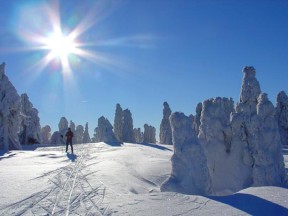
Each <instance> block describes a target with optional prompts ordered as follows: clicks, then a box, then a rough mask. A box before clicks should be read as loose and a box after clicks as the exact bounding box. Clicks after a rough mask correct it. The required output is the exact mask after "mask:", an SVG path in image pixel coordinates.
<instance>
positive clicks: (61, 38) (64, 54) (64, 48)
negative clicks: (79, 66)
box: [43, 31, 79, 69]
mask: <svg viewBox="0 0 288 216" xmlns="http://www.w3.org/2000/svg"><path fill="white" fill-rule="evenodd" d="M43 43H44V49H47V50H49V54H48V56H49V59H50V60H53V59H59V60H60V61H61V64H62V67H63V69H65V68H66V69H67V68H69V56H70V55H72V54H76V53H77V52H79V51H78V46H79V45H78V44H77V42H76V41H75V38H74V37H72V36H71V34H70V35H68V36H65V35H63V34H62V32H61V31H57V32H52V33H51V34H50V35H49V36H47V37H46V38H45V40H44V41H43Z"/></svg>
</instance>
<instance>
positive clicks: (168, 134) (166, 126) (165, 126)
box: [160, 102, 172, 144]
mask: <svg viewBox="0 0 288 216" xmlns="http://www.w3.org/2000/svg"><path fill="white" fill-rule="evenodd" d="M163 106H164V109H163V119H162V121H161V124H160V143H162V144H172V131H171V126H170V122H169V117H170V115H171V109H170V107H169V104H168V103H167V102H164V103H163Z"/></svg>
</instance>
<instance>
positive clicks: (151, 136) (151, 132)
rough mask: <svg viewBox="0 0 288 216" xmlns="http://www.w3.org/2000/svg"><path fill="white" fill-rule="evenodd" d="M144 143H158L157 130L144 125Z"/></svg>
mask: <svg viewBox="0 0 288 216" xmlns="http://www.w3.org/2000/svg"><path fill="white" fill-rule="evenodd" d="M143 139H144V140H143V142H144V143H156V129H155V127H153V126H150V125H148V124H145V125H144V135H143Z"/></svg>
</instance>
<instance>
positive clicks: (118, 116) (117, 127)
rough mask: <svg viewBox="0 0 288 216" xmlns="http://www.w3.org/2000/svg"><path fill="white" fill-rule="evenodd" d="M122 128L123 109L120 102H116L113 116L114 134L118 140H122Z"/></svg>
mask: <svg viewBox="0 0 288 216" xmlns="http://www.w3.org/2000/svg"><path fill="white" fill-rule="evenodd" d="M122 128H123V110H122V108H121V106H120V104H116V111H115V118H114V134H115V136H116V138H117V139H118V141H120V142H122V141H123V137H122Z"/></svg>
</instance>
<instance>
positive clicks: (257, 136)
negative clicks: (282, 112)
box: [231, 67, 286, 188]
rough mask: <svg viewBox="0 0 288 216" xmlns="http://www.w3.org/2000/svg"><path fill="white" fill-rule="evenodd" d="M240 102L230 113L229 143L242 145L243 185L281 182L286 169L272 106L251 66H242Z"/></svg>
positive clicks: (278, 183) (282, 183)
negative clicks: (246, 176) (242, 76)
mask: <svg viewBox="0 0 288 216" xmlns="http://www.w3.org/2000/svg"><path fill="white" fill-rule="evenodd" d="M243 73H244V78H243V82H242V88H241V94H240V103H238V104H237V106H236V112H235V113H233V114H232V116H231V126H232V133H233V137H232V147H233V146H238V145H241V146H242V148H243V152H242V158H243V163H244V165H245V166H246V167H247V170H246V171H245V173H246V172H248V174H249V173H250V177H249V178H247V179H246V180H245V182H243V187H244V188H245V187H249V186H264V185H278V186H279V185H284V184H285V183H286V179H285V169H284V162H283V155H282V153H281V140H280V135H279V130H278V125H277V121H276V118H275V108H274V106H273V105H272V103H271V102H270V101H269V100H268V97H267V95H266V94H261V90H260V85H259V83H258V81H257V79H256V71H255V69H254V68H253V67H245V68H244V69H243Z"/></svg>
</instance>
